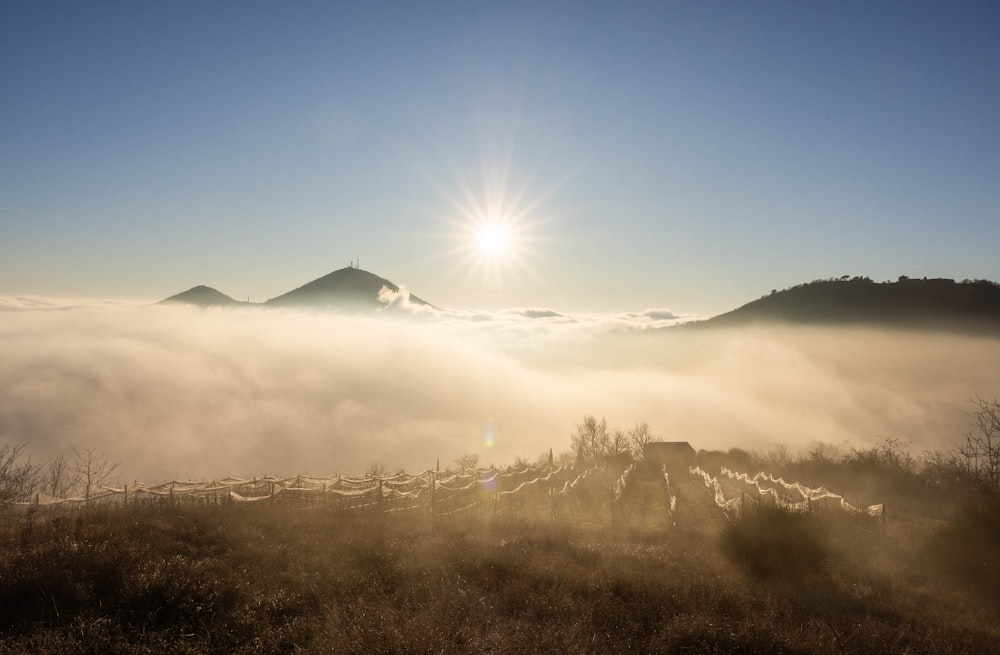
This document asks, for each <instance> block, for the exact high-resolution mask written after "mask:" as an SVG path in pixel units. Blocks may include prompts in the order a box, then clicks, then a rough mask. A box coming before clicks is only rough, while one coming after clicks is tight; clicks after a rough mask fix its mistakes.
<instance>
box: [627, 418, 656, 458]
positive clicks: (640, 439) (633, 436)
mask: <svg viewBox="0 0 1000 655" xmlns="http://www.w3.org/2000/svg"><path fill="white" fill-rule="evenodd" d="M627 434H628V450H629V452H631V453H632V457H633V458H635V459H639V458H640V457H642V453H643V451H644V450H645V448H646V444H648V443H649V442H650V441H652V440H653V435H652V433H650V431H649V424H648V423H636V424H635V425H633V426H632V427H630V428H629V429H628V433H627Z"/></svg>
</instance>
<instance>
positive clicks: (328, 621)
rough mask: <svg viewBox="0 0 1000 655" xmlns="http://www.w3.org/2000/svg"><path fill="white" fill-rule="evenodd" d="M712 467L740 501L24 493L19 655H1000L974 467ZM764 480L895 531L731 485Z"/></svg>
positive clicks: (587, 470)
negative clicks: (101, 498)
mask: <svg viewBox="0 0 1000 655" xmlns="http://www.w3.org/2000/svg"><path fill="white" fill-rule="evenodd" d="M693 464H695V465H696V466H697V467H699V470H704V471H706V472H707V474H708V475H709V476H710V477H713V478H714V479H716V480H720V481H721V482H720V487H721V492H722V494H723V496H724V498H721V499H720V498H719V497H717V496H713V492H712V491H711V489H710V488H709V487H708V486H706V484H704V483H703V481H702V478H701V477H700V475H695V474H692V473H691V472H690V470H687V471H684V472H683V473H679V472H676V471H674V472H672V474H670V475H668V476H667V477H664V476H663V470H662V469H661V468H660V467H659V466H658V465H653V464H652V463H650V462H630V461H629V459H628V458H626V457H619V458H605V459H604V461H603V462H596V463H595V465H593V466H582V465H575V466H564V467H558V466H553V465H551V464H549V465H548V466H545V465H536V466H535V467H530V466H528V467H524V466H522V467H520V468H518V467H508V468H507V469H503V470H489V469H487V470H467V471H465V472H459V473H455V474H445V473H441V474H434V475H433V477H432V478H431V483H430V485H429V486H427V485H424V486H423V487H422V488H423V491H420V488H421V485H423V484H424V483H422V482H420V481H421V480H425V479H426V474H421V475H417V476H402V475H397V476H388V477H382V478H378V477H373V476H369V477H367V478H364V479H362V478H357V479H350V480H348V479H342V478H337V483H338V484H339V486H340V487H342V488H344V489H348V488H350V491H342V492H337V493H338V494H339V495H338V498H339V500H337V502H333V501H332V500H331V499H330V498H326V500H323V499H324V498H325V497H326V496H329V495H330V494H331V493H333V489H332V487H333V486H334V483H332V482H324V483H323V487H322V489H323V492H324V493H325V496H323V495H318V496H315V497H313V499H312V500H310V499H309V498H310V496H309V492H308V489H309V488H311V489H313V490H315V489H317V488H318V485H313V486H312V487H310V486H309V485H307V484H306V481H303V479H302V478H301V477H300V478H298V479H296V480H294V481H276V482H270V483H262V482H261V481H257V480H255V481H254V485H256V488H259V489H263V491H262V492H261V493H262V494H263V495H261V496H258V498H259V499H260V501H261V502H249V501H248V499H249V498H252V497H253V496H251V495H249V494H251V493H252V490H251V487H252V485H250V484H249V483H247V482H246V481H244V482H238V481H230V482H228V483H227V484H231V485H237V484H243V485H244V486H243V487H239V488H240V489H241V491H242V493H243V494H248V495H247V496H243V495H241V494H239V493H237V492H235V491H232V492H227V494H226V495H219V493H218V490H219V489H220V488H221V487H222V482H217V483H216V485H215V486H214V487H213V488H214V489H215V493H214V494H213V495H207V492H206V493H205V494H203V495H202V496H199V497H196V496H190V497H188V498H187V500H183V497H182V495H181V493H180V490H179V488H177V489H175V490H174V491H175V492H176V493H175V494H174V495H172V496H166V498H165V499H164V498H162V497H161V498H159V499H155V498H153V494H154V490H153V489H152V488H149V489H148V490H147V491H146V492H145V493H146V494H147V495H148V496H149V498H147V501H146V502H141V501H140V500H139V498H140V497H141V494H140V493H139V492H138V491H137V490H133V491H132V494H133V495H132V496H131V500H130V502H129V503H128V504H124V505H122V504H120V503H119V504H108V503H106V504H101V503H98V502H96V500H95V502H94V504H93V505H91V506H90V507H89V508H74V509H66V508H63V509H61V510H55V509H53V510H52V511H46V510H45V509H44V508H38V507H37V506H36V508H35V510H31V508H30V506H28V510H27V511H24V510H25V508H24V507H23V506H22V507H20V509H19V511H15V509H16V508H15V507H14V506H13V505H9V506H8V507H6V508H5V510H4V523H3V531H2V537H0V538H2V540H3V544H2V547H0V580H2V584H0V617H2V619H0V653H21V652H37V653H67V652H80V653H157V652H176V653H301V652H315V653H470V652H481V653H525V652H546V653H580V652H587V653H637V652H638V653H642V652H679V653H682V652H690V653H890V652H891V653H988V652H997V645H996V644H997V643H1000V641H998V640H1000V624H998V622H997V618H998V610H1000V606H998V601H997V599H998V598H1000V595H998V594H997V593H996V589H997V585H998V584H1000V574H998V571H997V562H1000V538H998V535H1000V530H998V526H1000V512H998V511H997V507H998V506H1000V505H998V503H997V501H996V497H995V495H991V493H989V492H986V491H982V487H981V485H980V484H979V482H978V481H977V479H973V478H970V477H968V475H966V474H968V473H969V471H968V469H963V468H962V467H960V466H958V464H959V462H958V460H951V461H950V462H949V461H944V460H941V459H939V460H938V461H937V462H923V463H917V462H916V461H915V460H913V458H911V457H910V456H909V455H908V454H907V453H906V452H905V451H903V450H900V448H899V444H897V443H894V442H885V443H882V444H881V445H880V446H879V447H878V448H873V449H870V450H863V451H852V452H851V453H849V454H845V455H836V454H831V453H830V452H826V451H824V450H823V449H817V450H815V451H813V452H811V453H809V454H804V455H802V456H801V457H798V458H793V457H789V456H788V454H787V453H784V452H780V451H779V452H773V453H770V454H768V455H766V456H765V455H753V454H750V453H746V452H744V451H740V450H732V451H729V452H705V451H701V452H699V453H697V455H695V456H694V458H693ZM723 467H725V470H724V469H723ZM755 469H756V470H758V471H760V470H765V469H766V470H768V471H769V472H770V473H772V474H774V475H783V476H784V480H786V481H788V482H791V481H792V480H795V481H800V482H802V483H803V485H809V486H810V487H819V486H821V485H822V486H825V488H826V489H824V490H822V493H829V492H832V491H836V492H838V493H839V494H843V495H844V497H845V499H849V500H850V501H851V502H852V503H853V505H855V506H858V507H865V506H866V505H867V504H870V503H878V505H872V507H877V508H881V509H882V510H884V511H885V513H886V515H887V520H886V521H885V523H884V524H882V523H881V521H880V519H878V518H877V517H876V518H875V519H873V517H872V516H870V515H868V514H867V513H865V512H858V513H851V512H846V511H841V510H839V509H837V505H836V504H834V505H829V506H828V507H827V509H825V510H824V509H823V508H822V505H823V503H821V502H820V495H821V494H820V492H818V491H817V490H816V489H813V490H812V491H810V492H809V493H811V494H813V495H812V498H813V499H812V500H807V502H808V504H809V511H807V512H798V511H792V510H790V508H791V507H792V505H793V503H792V502H791V500H792V498H791V496H790V495H789V494H788V493H785V492H782V496H781V498H783V500H781V501H775V502H773V503H771V504H770V505H768V504H767V503H766V502H764V499H766V497H767V494H770V493H772V492H767V494H765V493H764V491H761V492H760V493H759V496H760V498H759V499H756V500H753V499H750V498H749V496H750V495H752V494H753V493H755V492H754V489H755V488H758V487H760V484H759V481H758V482H755V483H754V484H755V485H757V486H756V487H751V486H750V485H749V484H747V483H746V482H740V481H738V480H735V479H733V478H729V477H727V476H726V475H723V473H724V472H725V471H741V472H744V473H747V474H751V475H752V474H753V473H755ZM963 471H964V473H963ZM422 476H423V477H422ZM963 476H964V477H963ZM505 480H507V482H509V483H507V482H505ZM262 485H263V486H262ZM365 485H369V486H365ZM393 485H396V486H393ZM739 485H743V487H740V486H739ZM779 486H780V485H777V486H774V488H775V489H778V487H779ZM232 488H233V489H236V487H235V486H233V487H232ZM789 488H790V487H789ZM374 489H377V490H378V492H377V493H376V492H375V491H372V490H374ZM431 489H433V491H431ZM276 490H277V491H281V493H276ZM828 490H829V491H828ZM779 491H780V489H779ZM786 491H787V490H786ZM814 492H816V493H814ZM317 493H318V492H317ZM789 493H790V492H789ZM426 494H431V495H430V496H428V495H426ZM348 497H350V499H351V500H349V501H345V500H344V499H345V498H348ZM775 497H776V498H777V496H775ZM830 497H832V496H830ZM365 498H368V499H373V498H374V499H375V500H373V501H372V502H363V499H365ZM837 498H839V496H837ZM317 499H318V500H317ZM359 499H362V500H359ZM420 499H423V500H420ZM828 499H829V497H828ZM740 500H742V503H743V505H745V508H744V509H742V510H741V511H739V512H731V511H729V510H731V509H733V506H734V505H733V504H734V503H737V501H740ZM237 501H240V502H237ZM720 501H725V502H728V503H729V510H725V511H724V509H723V508H720V507H719V504H718V503H719V502H720ZM342 502H348V505H344V504H342ZM397 502H398V503H401V504H399V505H396V504H395V503H397ZM839 502H840V501H837V503H839ZM844 502H845V503H846V500H845V501H844ZM348 506H350V509H348ZM404 509H406V510H407V511H402V510H404ZM396 510H399V511H396Z"/></svg>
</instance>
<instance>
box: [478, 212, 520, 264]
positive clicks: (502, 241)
mask: <svg viewBox="0 0 1000 655" xmlns="http://www.w3.org/2000/svg"><path fill="white" fill-rule="evenodd" d="M475 241H476V251H477V252H479V254H480V255H484V256H486V257H503V256H504V255H506V254H508V253H509V252H510V250H511V247H512V245H513V244H512V239H511V231H510V229H509V228H508V227H507V226H506V225H504V224H503V223H501V222H500V221H497V220H490V221H486V222H485V223H483V224H482V225H480V226H479V227H478V228H477V229H476V233H475Z"/></svg>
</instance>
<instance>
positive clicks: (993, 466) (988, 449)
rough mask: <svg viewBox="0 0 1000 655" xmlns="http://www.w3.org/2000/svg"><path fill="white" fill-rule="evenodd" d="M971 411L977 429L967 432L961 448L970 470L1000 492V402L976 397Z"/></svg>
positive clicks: (986, 484)
mask: <svg viewBox="0 0 1000 655" xmlns="http://www.w3.org/2000/svg"><path fill="white" fill-rule="evenodd" d="M971 402H972V404H973V405H975V409H973V410H972V411H971V412H970V416H972V424H973V425H974V426H975V431H973V432H968V433H966V435H965V443H964V444H963V445H962V446H961V447H960V448H959V449H958V451H959V454H960V455H961V457H962V458H963V459H964V460H965V465H966V467H967V468H968V470H969V472H970V473H971V474H972V475H973V476H974V477H975V478H976V480H978V481H979V482H980V483H981V484H983V485H984V486H986V487H987V488H989V489H991V490H993V491H1000V401H997V400H992V401H989V400H984V399H982V398H980V397H979V396H976V398H975V399H974V400H972V401H971Z"/></svg>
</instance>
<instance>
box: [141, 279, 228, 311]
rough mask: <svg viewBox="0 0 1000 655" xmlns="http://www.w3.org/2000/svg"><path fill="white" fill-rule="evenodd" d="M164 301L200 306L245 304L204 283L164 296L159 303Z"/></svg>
mask: <svg viewBox="0 0 1000 655" xmlns="http://www.w3.org/2000/svg"><path fill="white" fill-rule="evenodd" d="M163 303H184V304H188V305H198V306H199V307H224V306H230V305H241V304H243V303H241V302H240V301H238V300H236V299H235V298H230V297H229V296H227V295H226V294H224V293H222V292H221V291H218V290H216V289H213V288H212V287H207V286H205V285H204V284H199V285H198V286H196V287H191V288H190V289H188V290H187V291H182V292H181V293H178V294H175V295H173V296H170V297H169V298H164V299H163V300H161V301H160V302H159V303H157V304H163Z"/></svg>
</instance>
